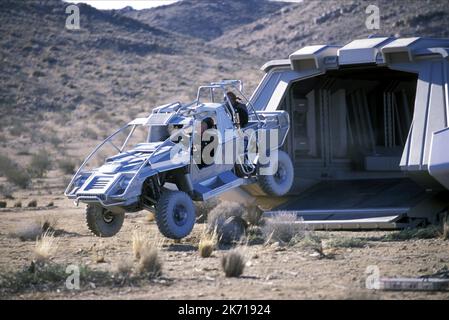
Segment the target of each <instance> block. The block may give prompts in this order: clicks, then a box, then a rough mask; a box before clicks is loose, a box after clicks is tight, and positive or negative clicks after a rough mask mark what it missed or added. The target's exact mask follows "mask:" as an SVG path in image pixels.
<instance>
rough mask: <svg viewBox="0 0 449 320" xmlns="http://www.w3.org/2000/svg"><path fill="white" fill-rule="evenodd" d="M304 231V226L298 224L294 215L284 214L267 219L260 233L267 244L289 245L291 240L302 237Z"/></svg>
mask: <svg viewBox="0 0 449 320" xmlns="http://www.w3.org/2000/svg"><path fill="white" fill-rule="evenodd" d="M300 221H301V220H299V222H300ZM305 231H306V230H305V227H304V225H303V224H302V223H298V219H297V216H296V214H294V213H284V212H281V213H278V214H276V215H275V216H273V217H272V218H270V219H267V220H266V221H265V224H264V226H263V227H262V233H263V234H264V238H265V239H266V241H267V242H270V241H278V242H283V243H289V242H290V241H291V240H292V239H293V238H297V239H298V238H302V237H304V235H305Z"/></svg>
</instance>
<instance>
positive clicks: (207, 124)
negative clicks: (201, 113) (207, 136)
mask: <svg viewBox="0 0 449 320" xmlns="http://www.w3.org/2000/svg"><path fill="white" fill-rule="evenodd" d="M213 126H214V120H213V119H212V118H210V117H208V118H204V119H203V120H202V121H201V134H203V133H204V131H206V130H208V129H212V128H213Z"/></svg>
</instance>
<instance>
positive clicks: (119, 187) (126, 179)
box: [113, 176, 132, 195]
mask: <svg viewBox="0 0 449 320" xmlns="http://www.w3.org/2000/svg"><path fill="white" fill-rule="evenodd" d="M131 179H132V177H130V176H122V177H121V178H120V179H119V181H118V182H117V183H116V185H115V190H114V192H113V194H114V195H119V194H122V193H123V192H125V190H126V188H127V187H128V185H129V183H130V181H131Z"/></svg>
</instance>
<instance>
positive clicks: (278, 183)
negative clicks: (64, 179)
mask: <svg viewBox="0 0 449 320" xmlns="http://www.w3.org/2000/svg"><path fill="white" fill-rule="evenodd" d="M242 89H243V86H242V82H241V81H238V80H227V81H221V82H216V83H211V84H210V85H207V86H201V87H200V88H199V89H198V93H197V98H196V99H195V100H194V101H193V102H191V103H189V104H182V103H180V102H175V103H170V104H166V105H163V106H160V107H157V108H154V109H153V110H152V112H151V114H150V115H149V116H148V117H146V118H137V119H135V120H132V121H131V122H129V123H128V124H127V125H126V126H124V127H122V128H120V129H119V130H118V131H116V132H115V133H113V134H112V135H111V136H109V137H108V138H106V139H105V140H104V141H103V142H102V143H101V144H100V145H98V146H97V147H96V148H95V149H94V150H93V151H92V152H91V153H90V154H89V156H88V157H87V158H86V159H85V160H84V162H83V163H82V165H81V167H80V168H79V169H78V170H77V172H76V173H75V175H74V176H73V178H72V180H71V182H70V184H69V185H68V187H67V189H66V191H65V195H66V196H67V197H68V198H70V199H74V200H75V202H76V203H78V202H83V203H87V210H86V218H87V225H88V227H89V229H90V230H91V231H92V232H93V233H94V234H95V235H97V236H100V237H110V236H113V235H115V234H116V233H117V232H118V231H119V230H120V228H121V226H122V224H123V220H124V218H125V213H127V212H137V211H140V210H142V209H148V210H152V211H153V210H154V212H155V217H156V222H157V225H158V227H159V230H160V232H161V233H162V234H163V235H164V236H166V237H168V238H172V239H180V238H183V237H186V236H187V235H188V234H189V233H190V232H191V230H192V228H193V226H194V223H195V220H196V214H195V205H194V203H193V201H205V200H207V199H210V198H212V197H216V196H218V195H220V194H222V193H224V192H226V191H228V190H230V189H232V188H237V187H239V186H242V185H248V184H255V183H258V184H259V185H260V188H261V189H262V190H263V191H264V192H265V193H266V194H269V195H273V196H281V195H284V194H286V193H287V192H288V191H289V190H290V187H291V186H292V183H293V177H294V175H293V166H292V163H291V160H290V158H289V156H288V155H287V154H286V153H285V152H283V151H281V150H280V148H281V147H282V144H283V143H284V141H285V138H286V136H287V133H288V130H289V125H290V121H289V115H288V113H287V112H286V111H273V112H266V111H256V110H255V109H254V107H253V106H252V104H251V102H250V101H249V100H248V99H247V98H246V97H245V95H244V94H243V92H242ZM229 91H231V92H235V93H236V95H238V96H239V97H242V98H243V99H244V101H246V108H247V109H248V118H249V121H248V123H247V124H246V125H245V126H244V127H242V126H240V120H239V116H238V113H236V112H235V110H234V108H233V106H232V104H231V101H230V100H229V97H228V94H227V93H228V92H229ZM139 132H140V134H139ZM142 132H143V134H142ZM120 136H121V137H122V138H120ZM205 138H206V139H205ZM107 148H112V150H113V151H114V153H115V154H114V155H112V156H109V157H106V159H105V160H104V158H105V156H104V155H103V154H104V153H105V150H106V149H107ZM205 154H207V155H208V156H209V157H203V155H205ZM95 158H97V160H98V158H99V159H100V161H101V162H103V163H102V165H100V166H98V163H97V165H96V164H95V161H94V159H95ZM205 158H207V159H205Z"/></svg>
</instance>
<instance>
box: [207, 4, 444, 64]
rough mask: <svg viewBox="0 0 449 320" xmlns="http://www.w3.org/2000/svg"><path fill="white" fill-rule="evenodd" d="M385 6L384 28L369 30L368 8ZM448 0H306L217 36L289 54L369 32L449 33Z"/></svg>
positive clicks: (268, 55)
mask: <svg viewBox="0 0 449 320" xmlns="http://www.w3.org/2000/svg"><path fill="white" fill-rule="evenodd" d="M369 4H376V5H377V6H378V7H379V9H380V16H381V20H380V30H368V29H367V28H366V26H365V21H366V19H367V17H368V15H367V14H366V13H365V9H366V7H367V6H368V5H369ZM447 4H448V3H447V1H446V0H431V1H425V0H411V1H404V0H378V1H346V0H338V1H336V0H326V1H314V0H305V1H304V2H303V3H299V4H295V5H293V6H289V7H285V8H283V9H282V10H280V11H278V12H275V13H271V14H269V15H267V16H266V17H264V18H261V19H259V20H257V21H255V22H252V23H250V24H247V25H244V26H242V27H239V28H238V29H235V30H233V31H232V33H228V34H224V35H223V36H221V37H219V38H217V39H215V40H213V41H212V44H214V45H216V46H221V47H224V48H237V49H239V50H241V51H243V52H246V53H249V54H251V55H254V56H259V57H263V58H265V59H280V58H286V57H288V55H289V54H290V53H292V52H294V51H295V50H298V49H299V48H301V47H303V46H305V45H313V44H326V43H329V44H346V43H348V42H349V41H351V40H353V39H356V38H365V37H367V36H369V35H373V34H378V35H386V36H390V35H393V36H394V35H396V36H402V37H409V36H429V37H449V6H448V5H447Z"/></svg>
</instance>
